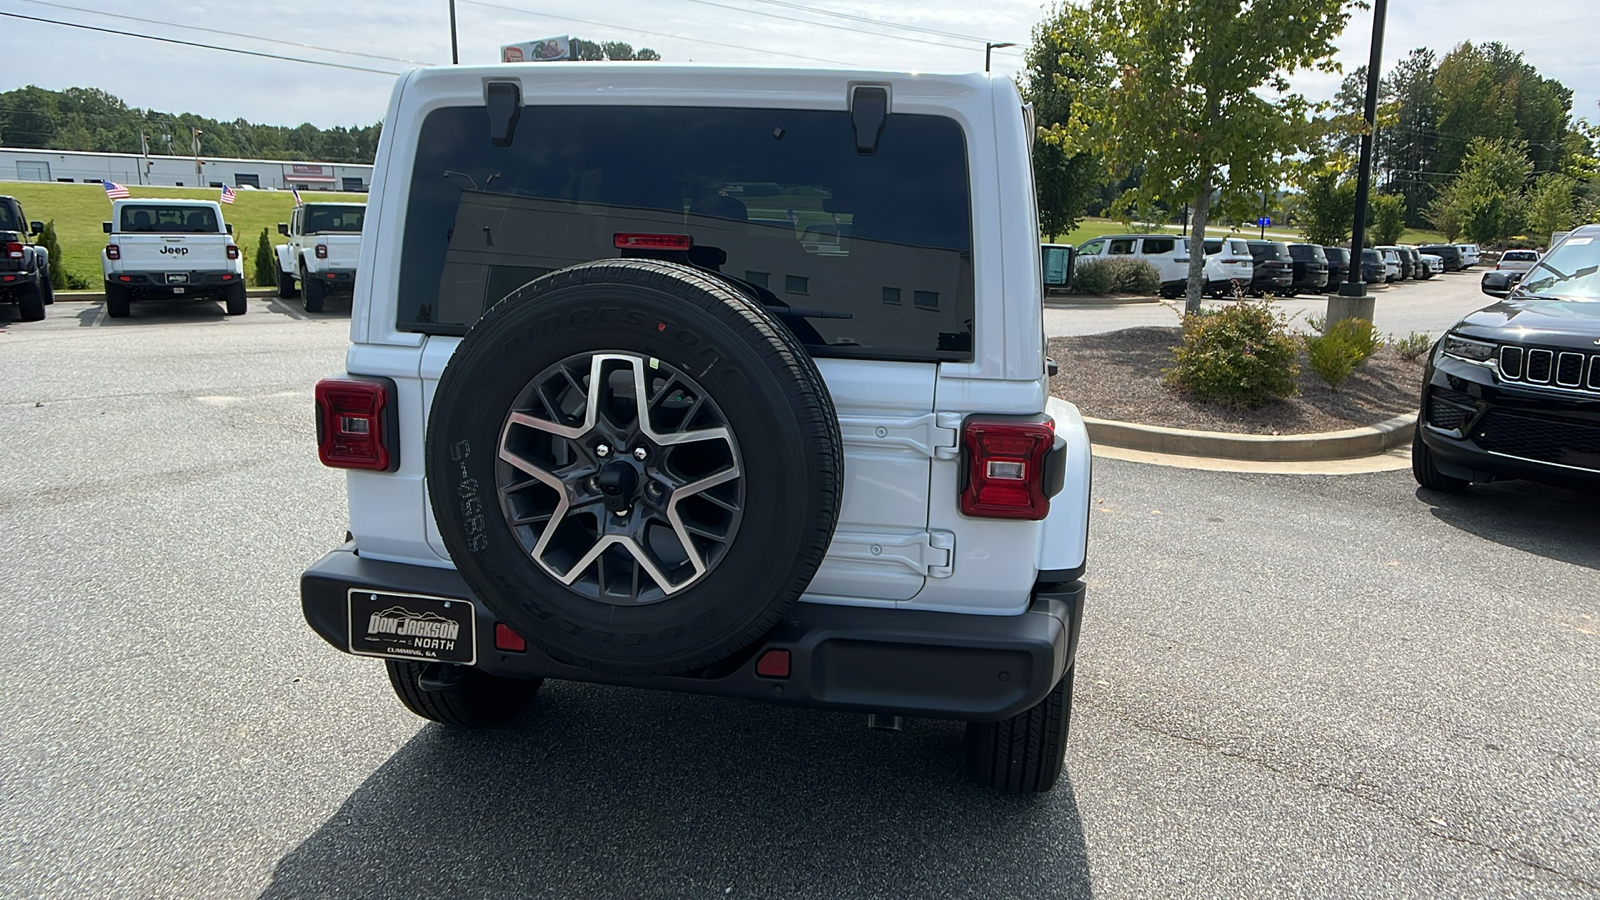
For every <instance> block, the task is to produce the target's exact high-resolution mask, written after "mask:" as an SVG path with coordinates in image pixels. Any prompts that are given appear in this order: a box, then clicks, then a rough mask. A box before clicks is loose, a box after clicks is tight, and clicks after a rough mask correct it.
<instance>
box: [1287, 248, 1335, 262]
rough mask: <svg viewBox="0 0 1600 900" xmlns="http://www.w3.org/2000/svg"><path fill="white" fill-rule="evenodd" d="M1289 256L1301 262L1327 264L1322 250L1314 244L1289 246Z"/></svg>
mask: <svg viewBox="0 0 1600 900" xmlns="http://www.w3.org/2000/svg"><path fill="white" fill-rule="evenodd" d="M1289 255H1290V256H1292V257H1294V258H1295V259H1298V260H1300V261H1302V262H1327V260H1328V258H1327V256H1326V255H1324V254H1323V252H1322V248H1321V247H1318V246H1316V245H1315V244H1290V245H1289Z"/></svg>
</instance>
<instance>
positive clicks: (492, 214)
mask: <svg viewBox="0 0 1600 900" xmlns="http://www.w3.org/2000/svg"><path fill="white" fill-rule="evenodd" d="M1029 119H1030V115H1029V112H1028V110H1027V109H1025V107H1024V106H1023V104H1022V102H1021V99H1020V98H1019V96H1018V94H1017V91H1016V88H1015V87H1014V85H1013V84H1012V83H1011V82H1010V81H1009V80H1008V79H990V78H988V77H987V76H981V75H968V76H940V75H912V74H901V73H885V72H840V71H823V70H788V69H732V68H703V67H674V66H658V65H649V66H645V65H640V64H637V63H624V64H594V65H590V64H562V65H548V64H541V63H529V64H520V65H504V66H496V67H487V68H470V67H451V68H440V69H426V70H420V71H417V72H414V73H412V74H410V75H407V76H405V77H404V78H403V79H402V80H401V81H400V83H399V84H398V85H397V86H396V88H395V92H394V96H393V99H392V101H391V104H390V107H389V112H388V115H386V116H385V118H384V121H385V129H384V136H383V143H382V145H381V147H380V148H379V152H378V161H377V171H376V173H375V177H374V180H373V190H372V194H371V198H370V201H369V205H368V214H367V222H366V226H365V228H364V230H363V233H362V243H361V257H360V262H359V265H360V268H361V271H362V272H363V273H370V274H367V275H364V276H363V278H362V279H361V280H360V281H359V282H358V283H357V284H356V292H355V296H354V306H353V310H354V315H353V322H352V326H351V346H350V349H349V353H348V356H347V369H348V374H347V375H344V376H341V377H337V378H330V379H327V380H325V381H323V382H321V383H320V384H319V385H318V386H317V391H316V402H317V426H318V443H319V452H320V455H321V458H322V460H323V462H324V463H326V464H327V465H330V466H338V467H343V468H346V469H348V470H349V476H348V490H349V501H350V532H351V537H350V540H349V541H348V542H347V543H346V544H345V546H343V547H341V548H339V549H337V550H335V551H333V552H332V553H329V554H328V555H327V556H325V557H324V558H323V559H321V560H320V561H318V562H317V563H316V564H315V565H313V566H312V567H311V568H310V569H309V570H307V571H306V573H305V575H304V577H303V580H302V600H303V605H304V608H305V614H306V618H307V621H308V622H309V623H310V624H311V626H312V628H314V629H315V630H316V632H317V633H318V634H320V635H321V636H322V637H323V638H325V639H326V640H327V641H328V642H329V643H331V644H332V645H333V646H335V647H337V648H338V649H340V650H343V651H346V652H349V653H353V654H358V655H362V656H371V657H378V658H382V659H384V660H385V662H386V665H387V667H388V674H389V679H390V682H391V683H392V685H393V688H394V690H395V692H396V694H397V695H398V696H399V699H400V700H401V702H402V703H404V704H405V706H407V707H408V708H409V709H411V710H412V711H413V712H415V713H417V714H419V715H421V716H424V717H426V718H430V719H434V720H437V721H440V722H445V723H448V724H452V725H458V726H481V725H491V724H495V723H498V722H501V721H504V720H506V719H507V718H509V717H511V716H512V715H515V714H517V713H518V712H519V710H520V709H521V708H522V707H523V706H524V704H525V703H526V702H527V701H528V699H529V698H530V697H531V696H532V695H533V693H534V692H535V691H536V690H537V689H538V688H539V686H540V684H541V682H542V680H543V679H545V678H560V679H571V680H579V681H589V682H604V683H610V684H619V685H633V686H641V687H650V688H660V689H667V690H677V691H687V692H694V693H707V694H722V695H731V696H739V697H747V698H751V699H759V700H766V701H770V702H775V703H786V704H793V705H797V706H809V707H820V708H826V709H836V710H852V711H856V712H861V713H867V714H869V715H870V716H871V718H870V719H869V722H875V723H878V724H886V725H890V726H894V725H896V724H897V723H898V722H899V720H900V717H902V716H923V717H933V718H945V719H957V720H963V721H966V722H968V723H970V724H969V725H968V729H967V735H968V737H967V749H968V756H969V763H970V769H971V771H972V773H973V775H974V776H975V777H976V778H977V779H978V780H979V781H981V782H983V783H985V784H989V785H993V786H995V787H997V788H1001V789H1007V790H1015V791H1044V790H1048V789H1049V788H1050V787H1051V786H1052V785H1053V784H1054V783H1055V780H1056V778H1057V776H1058V774H1059V773H1060V770H1061V765H1062V755H1063V750H1064V743H1065V740H1066V734H1067V723H1068V717H1069V712H1070V704H1071V692H1072V673H1073V660H1074V653H1075V649H1076V645H1077V640H1078V633H1079V627H1080V624H1081V622H1082V610H1083V599H1084V587H1083V582H1082V580H1081V579H1082V575H1083V572H1084V559H1085V549H1086V538H1087V529H1088V504H1089V479H1090V471H1089V468H1090V453H1089V441H1088V437H1087V435H1086V433H1085V431H1084V427H1083V421H1082V419H1081V417H1080V416H1079V414H1078V412H1077V410H1076V409H1075V408H1073V407H1072V406H1071V405H1069V404H1067V403H1064V402H1062V401H1060V400H1057V399H1052V398H1051V397H1050V395H1049V382H1048V376H1047V373H1046V369H1047V366H1052V365H1053V364H1050V363H1049V361H1048V360H1046V359H1045V356H1044V336H1043V329H1042V312H1041V305H1042V304H1041V298H1042V294H1043V284H1042V280H1041V271H1040V255H1039V241H1038V227H1037V217H1036V213H1035V209H1034V200H1033V198H1034V192H1033V184H1032V178H1031V166H1030V161H1029V151H1030V147H1031V145H1032V136H1031V135H1032V131H1031V125H1030V124H1029Z"/></svg>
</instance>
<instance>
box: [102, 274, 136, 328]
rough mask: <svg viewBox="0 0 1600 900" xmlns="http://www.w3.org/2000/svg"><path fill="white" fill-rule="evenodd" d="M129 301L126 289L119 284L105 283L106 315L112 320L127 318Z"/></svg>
mask: <svg viewBox="0 0 1600 900" xmlns="http://www.w3.org/2000/svg"><path fill="white" fill-rule="evenodd" d="M130 299H131V298H130V297H129V296H128V289H127V288H125V287H123V286H122V285H120V284H111V283H109V282H107V283H106V315H108V316H110V317H111V318H113V319H125V318H127V317H128V303H129V301H130Z"/></svg>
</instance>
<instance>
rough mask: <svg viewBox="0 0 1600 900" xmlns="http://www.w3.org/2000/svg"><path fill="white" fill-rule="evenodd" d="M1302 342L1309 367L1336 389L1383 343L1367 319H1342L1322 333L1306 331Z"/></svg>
mask: <svg viewBox="0 0 1600 900" xmlns="http://www.w3.org/2000/svg"><path fill="white" fill-rule="evenodd" d="M1305 342H1306V358H1307V361H1308V362H1309V363H1310V364H1311V371H1313V372H1315V373H1317V377H1319V378H1321V379H1322V380H1323V381H1326V382H1327V383H1328V387H1330V388H1332V389H1334V390H1336V391H1337V390H1338V389H1339V385H1340V384H1341V383H1343V382H1344V380H1345V379H1346V378H1349V377H1350V375H1351V373H1353V372H1354V371H1355V370H1356V368H1357V367H1359V366H1362V365H1365V364H1366V362H1367V360H1368V359H1371V358H1372V354H1374V353H1376V352H1378V348H1379V347H1380V346H1382V343H1381V341H1380V340H1379V339H1378V336H1377V331H1376V330H1375V329H1374V328H1373V327H1372V323H1371V322H1369V321H1367V320H1366V319H1341V320H1340V321H1338V322H1335V323H1333V324H1332V325H1330V326H1328V328H1327V330H1326V331H1325V332H1324V333H1323V334H1320V335H1307V336H1306V338H1305Z"/></svg>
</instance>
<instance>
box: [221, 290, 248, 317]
mask: <svg viewBox="0 0 1600 900" xmlns="http://www.w3.org/2000/svg"><path fill="white" fill-rule="evenodd" d="M222 296H223V301H224V303H226V304H227V312H228V315H230V316H242V315H244V314H245V313H246V312H248V311H249V310H250V296H249V295H248V294H247V293H245V287H244V284H243V283H240V284H230V285H228V289H227V291H226V292H225V293H224V294H223V295H222Z"/></svg>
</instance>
